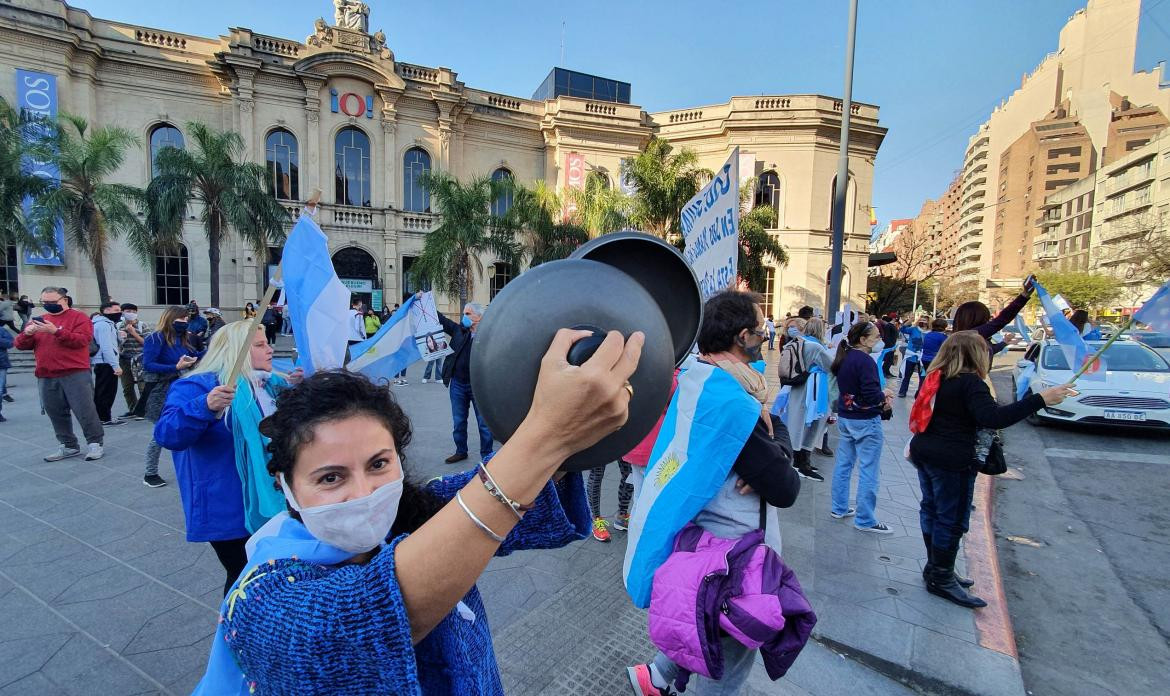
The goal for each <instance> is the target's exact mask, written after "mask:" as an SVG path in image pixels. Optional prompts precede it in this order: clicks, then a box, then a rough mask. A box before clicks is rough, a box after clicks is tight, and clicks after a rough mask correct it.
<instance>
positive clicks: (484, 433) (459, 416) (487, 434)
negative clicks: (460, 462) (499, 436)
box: [450, 379, 492, 459]
mask: <svg viewBox="0 0 1170 696" xmlns="http://www.w3.org/2000/svg"><path fill="white" fill-rule="evenodd" d="M450 389H451V420H452V421H453V422H454V423H455V428H454V430H452V431H451V437H452V439H454V440H455V453H456V454H467V407H468V406H471V407H472V408H473V409H475V420H476V422H477V423H478V424H479V456H480V458H481V459H482V458H483V457H486V456H488V455H489V454H491V453H492V433H491V431H490V430H488V427H487V423H484V422H483V417H482V416H480V415H479V406H477V405H476V403H475V395H474V394H472V393H471V385H470V384H468V383H467V382H461V381H459V380H457V379H452V380H451V387H450Z"/></svg>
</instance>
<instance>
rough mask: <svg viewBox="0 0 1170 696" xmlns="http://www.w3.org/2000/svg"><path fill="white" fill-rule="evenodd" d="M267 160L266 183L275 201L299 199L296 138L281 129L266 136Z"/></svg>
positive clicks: (298, 165) (298, 167)
mask: <svg viewBox="0 0 1170 696" xmlns="http://www.w3.org/2000/svg"><path fill="white" fill-rule="evenodd" d="M264 151H265V156H266V158H267V160H268V182H269V184H270V185H271V186H272V195H273V196H275V197H276V198H277V200H282V201H295V200H297V199H299V198H300V190H299V189H300V185H299V183H298V178H299V169H300V164H299V154H298V152H297V138H296V136H295V135H293V134H292V133H289V132H288V131H286V130H285V129H283V128H277V129H275V130H273V131H272V132H270V133H269V134H268V138H267V139H266V140H265V142H264Z"/></svg>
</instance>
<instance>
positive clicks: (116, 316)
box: [89, 302, 126, 428]
mask: <svg viewBox="0 0 1170 696" xmlns="http://www.w3.org/2000/svg"><path fill="white" fill-rule="evenodd" d="M98 312H99V313H98V314H97V315H95V316H94V317H93V319H92V320H91V322H92V323H93V340H94V341H95V342H96V343H97V348H98V350H97V353H95V354H94V355H93V356H92V357H90V359H89V361H90V363H91V364H92V365H93V405H94V408H96V409H97V413H98V418H99V419H101V421H102V425H103V426H105V427H107V428H108V427H110V426H114V425H122V424H123V423H125V422H126V421H124V420H122V419H121V418H114V414H113V413H112V412H111V409H112V408H113V407H114V399H115V398H116V397H117V396H118V378H119V377H121V376H122V366H121V361H120V356H119V354H118V346H119V343H120V341H119V340H118V322H120V321H122V305H120V304H118V303H117V302H103V303H102V306H101V307H100V308H99V309H98Z"/></svg>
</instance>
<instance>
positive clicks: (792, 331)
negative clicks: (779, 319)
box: [788, 326, 800, 338]
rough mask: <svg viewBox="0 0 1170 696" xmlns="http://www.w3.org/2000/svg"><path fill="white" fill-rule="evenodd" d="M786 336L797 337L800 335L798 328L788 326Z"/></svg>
mask: <svg viewBox="0 0 1170 696" xmlns="http://www.w3.org/2000/svg"><path fill="white" fill-rule="evenodd" d="M788 336H789V337H790V338H799V337H800V329H798V328H796V327H795V326H789V327H788Z"/></svg>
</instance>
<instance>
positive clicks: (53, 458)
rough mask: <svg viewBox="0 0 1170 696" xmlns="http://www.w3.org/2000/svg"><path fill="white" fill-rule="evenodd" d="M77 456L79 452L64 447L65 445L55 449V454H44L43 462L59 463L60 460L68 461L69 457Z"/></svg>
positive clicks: (75, 449)
mask: <svg viewBox="0 0 1170 696" xmlns="http://www.w3.org/2000/svg"><path fill="white" fill-rule="evenodd" d="M79 454H81V450H79V449H77V448H76V447H66V446H65V445H61V446H60V447H59V448H58V449H57V451H56V452H54V453H52V454H46V455H45V461H46V462H59V461H61V460H62V459H69V458H70V457H76V456H77V455H79Z"/></svg>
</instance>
